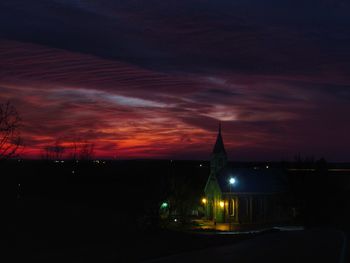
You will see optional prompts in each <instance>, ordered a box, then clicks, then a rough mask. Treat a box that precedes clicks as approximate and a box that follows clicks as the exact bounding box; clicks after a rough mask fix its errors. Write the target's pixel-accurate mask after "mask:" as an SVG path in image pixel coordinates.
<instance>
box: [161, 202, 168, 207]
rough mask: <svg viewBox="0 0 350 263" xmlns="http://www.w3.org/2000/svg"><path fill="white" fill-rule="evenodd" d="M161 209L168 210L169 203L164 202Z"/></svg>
mask: <svg viewBox="0 0 350 263" xmlns="http://www.w3.org/2000/svg"><path fill="white" fill-rule="evenodd" d="M160 207H161V208H167V207H168V203H166V202H164V203H163V204H162V205H161V206H160Z"/></svg>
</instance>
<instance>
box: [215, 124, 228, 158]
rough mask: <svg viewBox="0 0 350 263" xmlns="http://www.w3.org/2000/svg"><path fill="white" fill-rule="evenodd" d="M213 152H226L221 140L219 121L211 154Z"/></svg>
mask: <svg viewBox="0 0 350 263" xmlns="http://www.w3.org/2000/svg"><path fill="white" fill-rule="evenodd" d="M215 153H224V154H226V151H225V146H224V141H223V139H222V136H221V122H220V123H219V132H218V136H217V137H216V142H215V146H214V149H213V154H215Z"/></svg>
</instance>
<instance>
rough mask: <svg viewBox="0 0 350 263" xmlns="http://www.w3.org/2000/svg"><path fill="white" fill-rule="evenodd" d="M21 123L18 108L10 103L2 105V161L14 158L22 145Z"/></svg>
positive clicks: (0, 135) (0, 128) (0, 142)
mask: <svg viewBox="0 0 350 263" xmlns="http://www.w3.org/2000/svg"><path fill="white" fill-rule="evenodd" d="M20 121H21V119H20V117H19V114H18V112H17V110H16V108H15V107H14V106H13V105H12V104H11V103H10V102H6V103H3V104H0V160H3V159H9V158H12V157H14V156H15V155H16V153H17V151H18V149H19V147H20V146H21V145H22V142H21V137H20V133H19V127H20Z"/></svg>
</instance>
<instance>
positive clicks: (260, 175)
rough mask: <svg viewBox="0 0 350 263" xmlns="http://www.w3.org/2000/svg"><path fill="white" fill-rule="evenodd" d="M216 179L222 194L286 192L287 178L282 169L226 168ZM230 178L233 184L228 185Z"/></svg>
mask: <svg viewBox="0 0 350 263" xmlns="http://www.w3.org/2000/svg"><path fill="white" fill-rule="evenodd" d="M217 177H218V178H217V180H218V183H219V185H220V188H221V191H222V192H230V191H231V192H236V193H280V192H286V191H287V177H286V173H285V172H284V171H283V170H282V169H276V168H257V167H256V168H232V167H229V166H228V167H226V168H224V169H223V170H222V171H221V172H220V173H219V175H218V176H217ZM232 177H233V178H235V183H234V184H233V185H230V184H229V179H230V178H232ZM230 188H231V189H230Z"/></svg>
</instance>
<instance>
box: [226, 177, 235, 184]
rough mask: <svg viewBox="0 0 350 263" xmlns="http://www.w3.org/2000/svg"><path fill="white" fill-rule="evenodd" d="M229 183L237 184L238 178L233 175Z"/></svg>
mask: <svg viewBox="0 0 350 263" xmlns="http://www.w3.org/2000/svg"><path fill="white" fill-rule="evenodd" d="M228 182H229V184H231V185H232V184H235V183H236V179H235V178H234V177H231V178H230V179H229V180H228Z"/></svg>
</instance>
